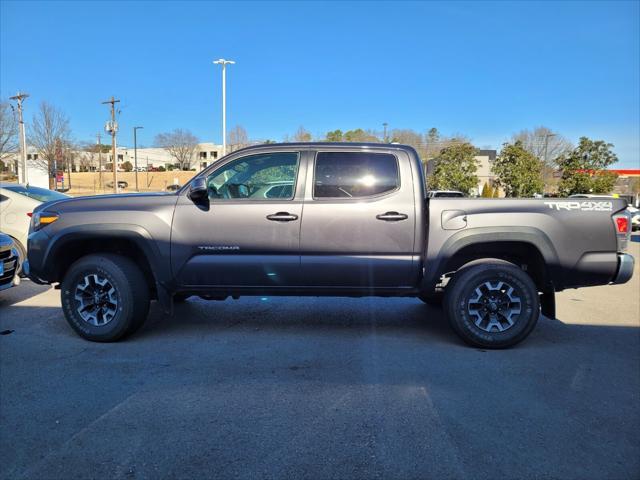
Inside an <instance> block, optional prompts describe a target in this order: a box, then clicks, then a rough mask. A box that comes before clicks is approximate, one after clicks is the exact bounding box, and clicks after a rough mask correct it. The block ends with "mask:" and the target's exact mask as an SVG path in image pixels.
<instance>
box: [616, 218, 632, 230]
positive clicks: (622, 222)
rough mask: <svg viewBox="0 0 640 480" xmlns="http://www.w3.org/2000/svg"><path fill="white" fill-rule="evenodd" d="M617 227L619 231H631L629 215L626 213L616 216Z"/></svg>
mask: <svg viewBox="0 0 640 480" xmlns="http://www.w3.org/2000/svg"><path fill="white" fill-rule="evenodd" d="M616 228H617V229H618V233H627V232H628V231H629V217H627V216H626V215H624V216H622V217H616Z"/></svg>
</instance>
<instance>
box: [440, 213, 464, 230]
mask: <svg viewBox="0 0 640 480" xmlns="http://www.w3.org/2000/svg"><path fill="white" fill-rule="evenodd" d="M441 221H442V228H443V229H444V230H460V229H462V228H465V227H466V226H467V212H465V211H464V210H444V211H443V212H442V216H441Z"/></svg>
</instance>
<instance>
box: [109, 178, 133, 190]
mask: <svg viewBox="0 0 640 480" xmlns="http://www.w3.org/2000/svg"><path fill="white" fill-rule="evenodd" d="M105 186H106V187H107V188H113V181H111V182H107V183H106V185H105ZM128 186H129V182H125V181H124V180H118V188H127V187H128Z"/></svg>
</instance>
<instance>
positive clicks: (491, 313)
mask: <svg viewBox="0 0 640 480" xmlns="http://www.w3.org/2000/svg"><path fill="white" fill-rule="evenodd" d="M444 308H445V311H446V313H447V316H448V318H449V323H450V324H451V327H452V328H453V330H454V331H455V332H456V333H457V334H458V335H459V336H460V337H461V338H462V339H463V340H464V341H465V342H467V343H469V344H471V345H473V346H476V347H483V348H506V347H510V346H512V345H515V344H517V343H518V342H521V341H522V340H524V339H525V338H526V337H527V336H528V335H529V334H530V333H531V331H532V330H533V328H534V327H535V325H536V323H537V321H538V317H539V316H540V302H539V298H538V289H537V288H536V285H535V284H534V282H533V280H532V279H531V277H529V275H528V274H527V273H526V272H524V271H522V270H521V269H519V268H518V267H516V266H515V265H513V264H508V263H506V262H505V263H497V262H496V263H490V262H489V263H481V264H475V265H471V266H469V267H463V268H461V269H460V270H459V271H458V272H456V274H455V275H454V277H453V279H452V280H451V282H450V283H449V285H448V286H447V289H446V291H445V299H444Z"/></svg>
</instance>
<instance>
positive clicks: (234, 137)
mask: <svg viewBox="0 0 640 480" xmlns="http://www.w3.org/2000/svg"><path fill="white" fill-rule="evenodd" d="M227 143H228V144H229V148H230V151H231V152H235V151H236V150H240V149H241V148H244V147H246V146H248V145H249V135H247V131H246V130H245V129H244V127H242V126H240V125H236V126H235V127H233V128H232V129H231V131H230V132H229V134H228V135H227Z"/></svg>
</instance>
